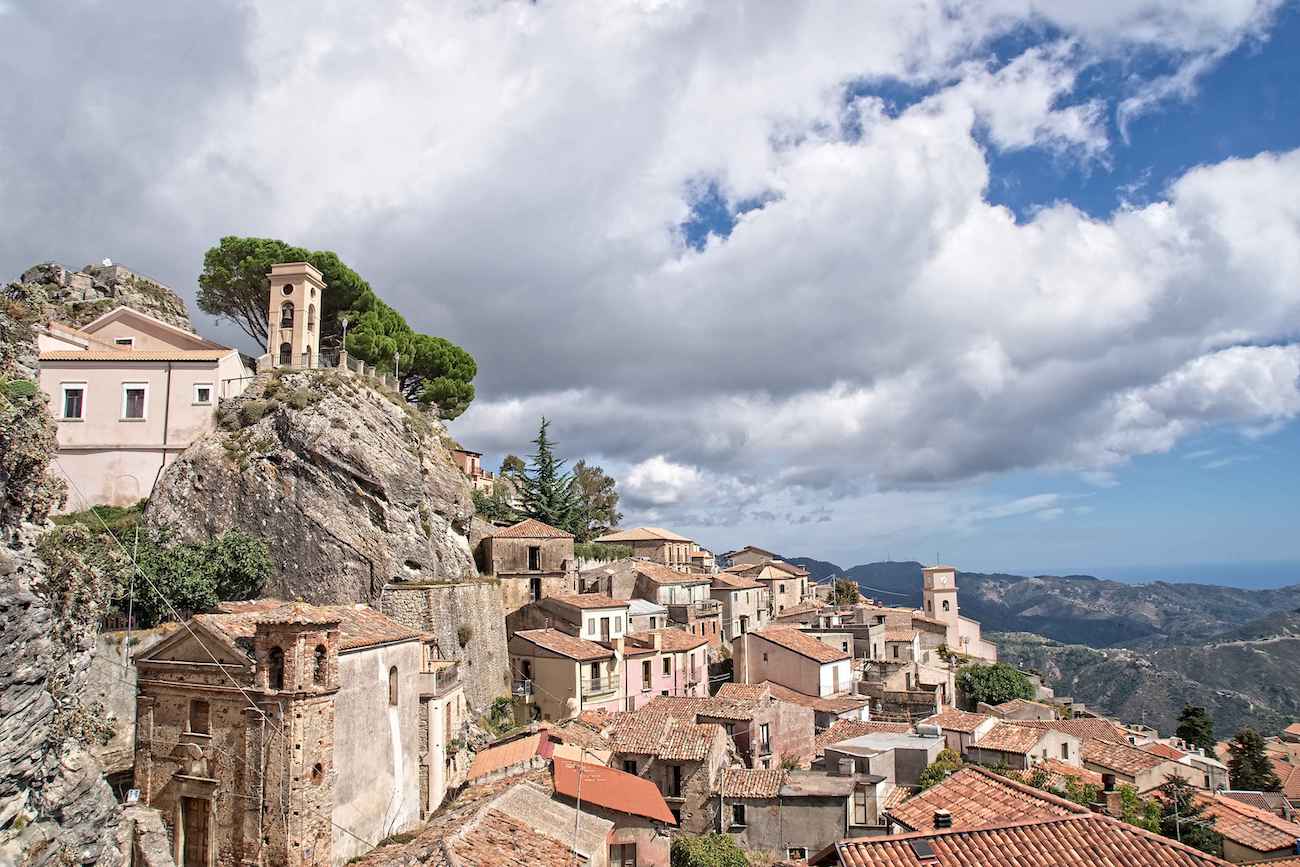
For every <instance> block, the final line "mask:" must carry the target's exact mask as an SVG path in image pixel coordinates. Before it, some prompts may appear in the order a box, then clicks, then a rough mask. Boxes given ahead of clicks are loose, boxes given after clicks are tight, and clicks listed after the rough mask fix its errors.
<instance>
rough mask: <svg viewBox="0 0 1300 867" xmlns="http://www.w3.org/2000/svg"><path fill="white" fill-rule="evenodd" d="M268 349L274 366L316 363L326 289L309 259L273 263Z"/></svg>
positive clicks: (310, 365)
mask: <svg viewBox="0 0 1300 867" xmlns="http://www.w3.org/2000/svg"><path fill="white" fill-rule="evenodd" d="M267 279H268V280H269V281H270V284H271V293H270V299H271V300H270V306H269V308H268V310H267V320H266V334H267V338H266V351H267V354H268V355H270V356H271V363H272V365H273V366H275V367H316V366H317V364H318V363H319V355H320V311H321V299H322V296H323V295H324V292H325V281H324V280H323V279H322V278H321V273H320V272H319V271H317V270H316V268H315V267H314V266H312V264H311V263H310V262H280V263H279V264H276V265H272V266H271V274H270V276H269V277H268V278H267Z"/></svg>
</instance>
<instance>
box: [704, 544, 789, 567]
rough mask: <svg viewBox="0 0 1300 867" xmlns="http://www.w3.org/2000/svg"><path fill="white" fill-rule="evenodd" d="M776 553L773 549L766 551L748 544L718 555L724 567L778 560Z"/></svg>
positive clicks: (719, 562)
mask: <svg viewBox="0 0 1300 867" xmlns="http://www.w3.org/2000/svg"><path fill="white" fill-rule="evenodd" d="M776 559H777V556H776V554H773V553H772V552H771V551H765V550H763V549H762V548H758V547H755V546H754V545H746V546H745V547H743V548H738V549H737V550H735V551H728V552H726V553H725V554H722V555H720V556H719V557H718V565H719V566H722V567H723V568H727V567H730V566H760V565H762V564H763V563H766V562H768V561H769V560H776Z"/></svg>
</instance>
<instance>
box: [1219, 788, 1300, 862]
mask: <svg viewBox="0 0 1300 867" xmlns="http://www.w3.org/2000/svg"><path fill="white" fill-rule="evenodd" d="M1196 801H1197V803H1200V804H1204V805H1205V812H1206V813H1207V814H1209V815H1211V816H1214V830H1216V831H1218V832H1219V833H1220V834H1222V835H1223V836H1224V837H1225V838H1227V839H1229V840H1232V841H1233V842H1234V843H1239V844H1240V845H1242V846H1246V847H1248V848H1250V849H1254V850H1256V851H1257V852H1271V851H1272V850H1274V849H1283V848H1285V849H1290V848H1291V847H1292V846H1293V845H1295V841H1296V840H1300V824H1296V823H1295V822H1288V821H1287V820H1286V819H1283V818H1281V817H1279V816H1275V815H1273V814H1272V813H1270V812H1269V811H1268V810H1264V809H1262V808H1260V807H1256V806H1254V805H1252V804H1247V803H1244V802H1242V801H1238V800H1234V799H1233V798H1224V797H1215V796H1211V795H1203V794H1197V795H1196Z"/></svg>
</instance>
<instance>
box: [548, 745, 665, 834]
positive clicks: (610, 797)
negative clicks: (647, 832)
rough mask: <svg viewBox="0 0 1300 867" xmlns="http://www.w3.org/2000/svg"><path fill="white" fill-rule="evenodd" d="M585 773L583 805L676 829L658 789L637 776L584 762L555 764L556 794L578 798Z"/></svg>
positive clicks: (554, 783)
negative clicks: (580, 783)
mask: <svg viewBox="0 0 1300 867" xmlns="http://www.w3.org/2000/svg"><path fill="white" fill-rule="evenodd" d="M579 767H581V771H582V793H581V794H582V801H583V803H587V804H595V805H596V806H598V807H605V808H606V809H610V810H617V811H618V812H620V813H627V814H628V815H631V816H644V817H645V818H647V819H653V820H655V821H656V822H663V823H664V824H667V825H676V824H677V820H675V819H674V818H673V814H672V812H671V811H670V810H669V809H668V804H667V802H665V801H664V798H663V795H661V794H659V788H658V787H657V786H656V785H655V784H654V783H653V782H651V781H650V780H647V779H644V778H642V777H638V776H636V775H634V774H628V773H624V772H623V771H618V770H615V769H614V768H607V767H605V766H604V765H593V764H590V763H587V762H584V763H583V764H582V765H581V766H579V765H578V763H577V762H574V761H570V760H568V759H558V760H557V761H556V762H555V763H554V769H553V775H552V778H551V779H552V783H553V785H554V786H555V791H556V793H557V794H560V795H565V796H568V797H572V798H576V797H578V771H579Z"/></svg>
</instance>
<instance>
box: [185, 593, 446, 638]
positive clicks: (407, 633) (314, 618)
mask: <svg viewBox="0 0 1300 867" xmlns="http://www.w3.org/2000/svg"><path fill="white" fill-rule="evenodd" d="M194 619H195V620H197V621H198V622H200V623H202V624H204V625H205V626H207V627H208V628H210V629H213V630H215V631H218V632H223V633H225V634H226V635H227V636H228V637H229V638H230V639H231V640H235V641H237V640H240V639H244V640H247V639H251V638H252V637H253V636H254V635H255V634H256V632H257V624H258V623H293V622H297V623H314V624H326V623H333V622H337V623H338V624H339V650H360V649H362V648H365V647H373V646H375V645H378V644H389V643H391V642H394V641H414V640H418V639H421V638H425V637H427V635H428V634H427V633H425V632H421V631H420V630H418V629H412V628H411V627H409V626H406V625H404V624H402V623H398V622H397V621H396V620H393V619H392V618H391V617H388V616H387V615H385V614H381V613H379V612H378V611H376V610H375V609H373V608H371V607H369V606H367V605H309V604H307V603H305V602H291V603H285V602H282V601H280V600H278V599H251V600H248V601H246V602H222V603H220V604H219V605H218V606H217V610H216V612H215V613H212V614H196V615H194Z"/></svg>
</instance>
